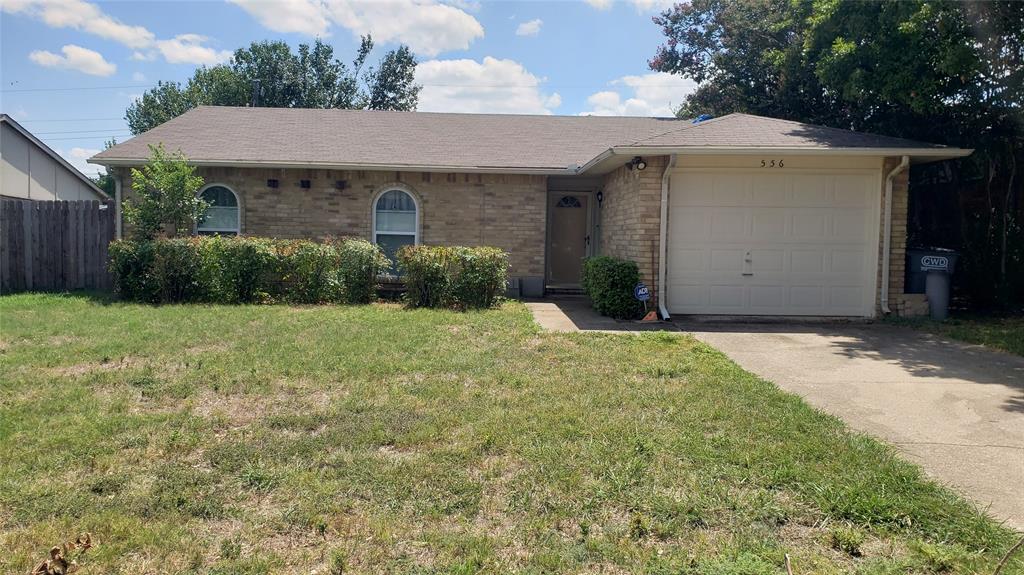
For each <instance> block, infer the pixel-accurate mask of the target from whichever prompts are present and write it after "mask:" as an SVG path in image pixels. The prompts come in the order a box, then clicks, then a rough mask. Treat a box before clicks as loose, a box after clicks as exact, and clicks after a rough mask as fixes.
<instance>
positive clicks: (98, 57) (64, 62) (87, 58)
mask: <svg viewBox="0 0 1024 575" xmlns="http://www.w3.org/2000/svg"><path fill="white" fill-rule="evenodd" d="M60 51H61V54H54V53H53V52H48V51H46V50H36V51H34V52H32V53H31V54H29V55H28V58H29V60H32V61H33V62H35V63H36V64H39V65H40V66H43V67H45V68H64V69H67V70H75V71H78V72H82V73H83V74H89V75H90V76H110V75H111V74H113V73H114V72H116V71H117V66H115V65H114V64H111V63H110V62H107V61H106V60H105V59H103V55H102V54H100V53H99V52H96V51H95V50H90V49H88V48H83V47H81V46H76V45H74V44H68V45H66V46H64V47H63V48H61V49H60Z"/></svg>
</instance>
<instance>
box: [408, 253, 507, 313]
mask: <svg viewBox="0 0 1024 575" xmlns="http://www.w3.org/2000/svg"><path fill="white" fill-rule="evenodd" d="M395 259H396V260H397V261H398V269H399V271H400V272H401V276H402V280H403V281H404V282H405V288H406V295H405V298H406V299H405V301H406V304H407V305H409V306H410V307H433V308H436V307H453V308H457V309H472V308H488V307H493V306H494V305H495V304H497V303H498V301H499V300H500V297H501V294H502V292H503V291H504V290H505V285H506V282H507V281H508V253H506V252H505V251H503V250H500V249H498V248H493V247H486V246H483V247H464V246H456V247H447V246H422V245H421V246H404V247H402V248H400V249H399V250H398V252H397V254H396V255H395Z"/></svg>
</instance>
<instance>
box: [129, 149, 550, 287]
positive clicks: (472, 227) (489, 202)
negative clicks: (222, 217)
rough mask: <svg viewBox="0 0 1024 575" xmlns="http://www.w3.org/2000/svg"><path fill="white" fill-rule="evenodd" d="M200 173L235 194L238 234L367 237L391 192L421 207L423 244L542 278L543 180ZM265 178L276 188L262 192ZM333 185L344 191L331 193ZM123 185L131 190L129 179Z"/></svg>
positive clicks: (229, 170)
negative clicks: (498, 257)
mask: <svg viewBox="0 0 1024 575" xmlns="http://www.w3.org/2000/svg"><path fill="white" fill-rule="evenodd" d="M198 173H199V175H201V176H202V177H203V179H204V180H205V181H206V183H207V184H223V185H225V186H227V187H229V188H231V189H232V190H233V191H234V192H235V193H236V194H237V195H238V197H239V202H240V204H241V219H242V234H244V235H252V236H269V237H277V238H313V239H318V238H324V237H330V236H358V237H364V238H370V234H371V227H372V218H371V213H372V202H373V198H374V197H375V196H376V194H377V193H378V192H380V191H382V190H385V189H387V188H388V187H390V186H397V187H401V188H403V189H405V190H407V191H409V192H411V193H412V194H413V195H414V196H415V197H416V199H417V201H418V203H419V205H420V241H421V243H424V244H435V245H489V246H496V247H499V248H502V249H504V250H506V251H508V252H509V254H510V260H511V261H510V264H511V270H510V272H511V275H512V276H513V277H520V276H536V277H541V276H543V275H544V242H545V222H546V209H547V202H546V197H547V196H546V194H547V180H546V178H545V177H544V176H529V175H506V174H454V173H433V172H390V171H389V172H379V171H335V170H305V169H287V170H285V169H259V168H200V169H199V170H198ZM268 179H276V180H278V182H279V187H278V188H276V189H273V188H268V187H267V180H268ZM300 180H310V188H308V189H303V188H301V187H300V184H299V182H300ZM339 180H344V181H345V182H346V187H345V189H343V190H339V189H337V188H336V187H335V183H336V182H337V181H339ZM123 186H124V187H123V189H125V190H129V189H130V182H128V181H127V177H126V178H125V181H124V184H123Z"/></svg>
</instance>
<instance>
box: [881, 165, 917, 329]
mask: <svg viewBox="0 0 1024 575" xmlns="http://www.w3.org/2000/svg"><path fill="white" fill-rule="evenodd" d="M908 166H910V156H903V158H902V159H901V160H900V163H899V165H898V166H896V167H895V168H893V169H892V171H891V172H889V175H887V176H886V177H885V217H884V219H883V221H884V222H885V223H884V227H885V231H884V232H883V233H882V313H884V314H886V315H888V314H890V313H892V310H891V309H889V266H890V263H891V262H890V261H889V259H890V258H889V249H890V246H891V245H892V181H893V178H895V177H896V176H897V175H898V174H899V173H900V172H902V171H903V170H906V169H907V167H908Z"/></svg>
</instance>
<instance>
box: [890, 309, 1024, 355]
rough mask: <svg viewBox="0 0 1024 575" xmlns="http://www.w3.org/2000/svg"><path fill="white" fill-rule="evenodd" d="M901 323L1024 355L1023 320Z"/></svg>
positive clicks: (993, 318)
mask: <svg viewBox="0 0 1024 575" xmlns="http://www.w3.org/2000/svg"><path fill="white" fill-rule="evenodd" d="M899 323H904V324H907V325H910V326H911V327H914V328H915V329H921V330H924V331H928V332H931V333H934V334H938V335H941V336H944V337H949V338H952V339H958V340H960V341H964V342H967V343H974V344H978V345H984V346H986V347H991V348H995V349H1000V350H1003V351H1007V352H1010V353H1015V354H1017V355H1024V316H1009V317H987V316H976V317H965V318H950V319H948V320H946V321H932V320H928V319H904V320H899Z"/></svg>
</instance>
